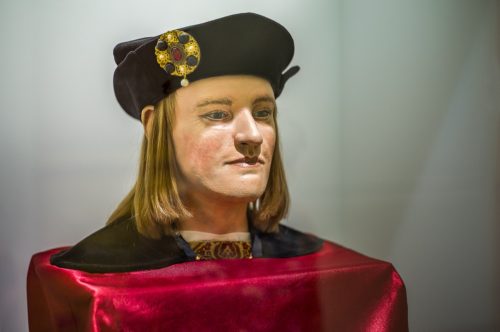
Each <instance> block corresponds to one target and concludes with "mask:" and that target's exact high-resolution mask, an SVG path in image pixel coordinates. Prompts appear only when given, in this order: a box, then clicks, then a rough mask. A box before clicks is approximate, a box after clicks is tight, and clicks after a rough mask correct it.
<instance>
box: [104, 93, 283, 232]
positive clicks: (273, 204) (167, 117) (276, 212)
mask: <svg viewBox="0 0 500 332" xmlns="http://www.w3.org/2000/svg"><path fill="white" fill-rule="evenodd" d="M154 112H155V116H154V117H153V118H152V119H151V121H152V130H151V134H150V137H149V138H146V136H145V135H144V137H143V140H142V147H141V152H140V159H139V172H138V175H137V180H136V182H135V184H134V186H133V187H132V190H130V192H129V193H128V194H127V196H125V198H124V199H123V200H122V201H121V202H120V204H119V205H118V206H117V208H116V209H115V210H114V212H113V213H112V214H111V215H110V217H109V219H108V221H107V223H106V224H111V223H114V222H116V221H118V220H121V219H124V218H134V219H135V223H136V226H137V230H138V231H139V233H141V234H142V235H144V236H146V237H149V238H155V239H158V238H160V237H161V236H162V235H163V234H172V232H174V231H175V230H176V229H178V227H179V220H182V219H184V218H188V217H190V216H191V214H190V213H189V211H188V210H187V209H186V207H185V205H184V204H183V203H182V200H181V198H180V195H179V189H178V186H177V176H176V174H178V169H177V162H176V159H175V151H174V144H173V139H172V129H173V124H174V122H175V93H171V94H170V95H168V96H167V97H165V98H163V99H162V100H161V101H159V102H158V103H157V104H156V105H155V107H154ZM274 117H275V118H274V120H275V121H274V123H275V130H276V144H275V149H274V153H273V159H272V163H271V170H270V174H269V179H268V182H267V186H266V189H265V190H264V193H263V194H262V196H260V197H259V198H258V199H257V200H256V201H255V202H252V203H250V204H249V205H248V215H249V218H250V219H251V222H252V224H253V226H254V227H255V228H257V229H259V230H261V231H263V232H275V231H276V230H277V229H278V224H279V222H280V220H281V219H283V218H284V217H286V215H287V213H288V207H289V202H290V196H289V193H288V185H287V182H286V177H285V171H284V168H283V161H282V158H281V152H280V144H279V135H278V125H277V121H276V112H274Z"/></svg>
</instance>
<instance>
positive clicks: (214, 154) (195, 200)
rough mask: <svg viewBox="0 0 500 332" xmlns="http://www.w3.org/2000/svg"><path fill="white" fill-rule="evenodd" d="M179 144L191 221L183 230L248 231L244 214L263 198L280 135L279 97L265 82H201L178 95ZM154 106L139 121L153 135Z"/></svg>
mask: <svg viewBox="0 0 500 332" xmlns="http://www.w3.org/2000/svg"><path fill="white" fill-rule="evenodd" d="M175 93H176V105H175V122H174V124H173V132H172V135H173V140H174V147H175V155H176V159H177V163H178V165H179V169H180V171H181V173H182V174H181V175H180V176H179V179H178V183H179V188H180V192H181V197H182V199H183V202H184V204H185V205H186V207H187V208H188V210H189V211H190V212H191V214H192V217H191V218H187V219H185V220H181V222H180V227H181V229H182V230H195V231H202V232H209V233H216V234H224V233H230V232H246V231H248V222H247V216H246V210H247V206H248V203H249V202H252V201H255V200H256V199H257V198H258V197H260V196H261V195H262V193H263V192H264V190H265V188H266V185H267V180H268V178H269V171H270V167H271V161H272V156H273V152H274V146H275V142H276V131H275V123H274V117H273V113H274V112H275V111H276V104H275V99H274V93H273V90H272V88H271V85H270V84H269V82H268V81H267V80H264V79H262V78H259V77H255V76H247V75H231V76H217V77H211V78H206V79H202V80H198V81H195V82H192V83H190V84H189V85H188V86H187V87H183V88H180V89H178V90H177V91H176V92H175ZM154 116H155V113H154V107H153V106H151V105H149V106H146V107H144V109H143V111H142V113H141V121H142V123H143V126H144V131H145V135H146V137H149V135H150V132H151V127H152V126H151V124H152V121H151V119H153V118H154Z"/></svg>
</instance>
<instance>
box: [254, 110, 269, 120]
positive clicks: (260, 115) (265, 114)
mask: <svg viewBox="0 0 500 332" xmlns="http://www.w3.org/2000/svg"><path fill="white" fill-rule="evenodd" d="M272 114H273V111H271V110H269V109H262V110H258V111H254V112H253V116H254V118H256V119H263V120H266V119H269V117H270V116H271V115H272Z"/></svg>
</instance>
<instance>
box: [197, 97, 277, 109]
mask: <svg viewBox="0 0 500 332" xmlns="http://www.w3.org/2000/svg"><path fill="white" fill-rule="evenodd" d="M262 102H270V103H273V104H274V103H275V101H274V98H273V97H271V96H269V95H263V96H259V97H257V98H255V99H254V100H253V101H252V105H255V104H258V103H262ZM214 104H215V105H228V106H231V105H232V104H233V101H232V100H231V99H229V98H219V99H205V100H203V101H201V102H199V103H198V104H197V105H196V107H204V106H207V105H214Z"/></svg>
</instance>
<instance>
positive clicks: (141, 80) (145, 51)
mask: <svg viewBox="0 0 500 332" xmlns="http://www.w3.org/2000/svg"><path fill="white" fill-rule="evenodd" d="M293 53H294V44H293V39H292V36H291V35H290V33H289V32H288V31H287V30H286V29H285V28H284V27H283V26H282V25H280V24H279V23H277V22H275V21H273V20H271V19H268V18H266V17H264V16H261V15H257V14H253V13H242V14H235V15H230V16H226V17H222V18H219V19H216V20H213V21H209V22H205V23H201V24H197V25H192V26H189V27H185V28H181V29H176V30H171V31H167V32H165V33H164V34H162V35H159V36H154V37H146V38H140V39H136V40H132V41H127V42H123V43H120V44H118V45H116V46H115V48H114V50H113V55H114V58H115V62H116V64H117V67H116V69H115V73H114V76H113V84H114V89H115V95H116V99H117V100H118V102H119V103H120V105H121V107H122V108H123V109H124V110H125V111H126V112H127V113H128V114H129V115H131V116H132V117H134V118H136V119H139V120H140V118H141V116H140V112H141V110H142V109H143V108H144V106H146V105H154V104H156V103H157V102H158V101H160V100H161V99H163V98H164V97H166V96H167V95H168V94H170V93H171V92H173V91H175V90H177V89H179V88H182V87H183V86H186V85H188V84H189V82H194V81H197V80H200V79H203V78H207V77H213V76H221V75H255V76H259V77H263V78H265V79H267V80H268V81H269V82H270V84H271V86H272V88H273V91H274V95H275V97H276V98H277V97H278V96H279V95H280V94H281V92H282V90H283V87H284V85H285V82H286V81H287V80H288V79H289V78H290V77H291V76H293V75H295V74H296V73H297V72H298V71H299V67H298V66H294V67H291V68H289V69H288V70H287V71H286V72H284V73H283V71H284V70H285V69H286V68H287V66H288V65H289V63H290V61H291V60H292V57H293Z"/></svg>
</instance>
